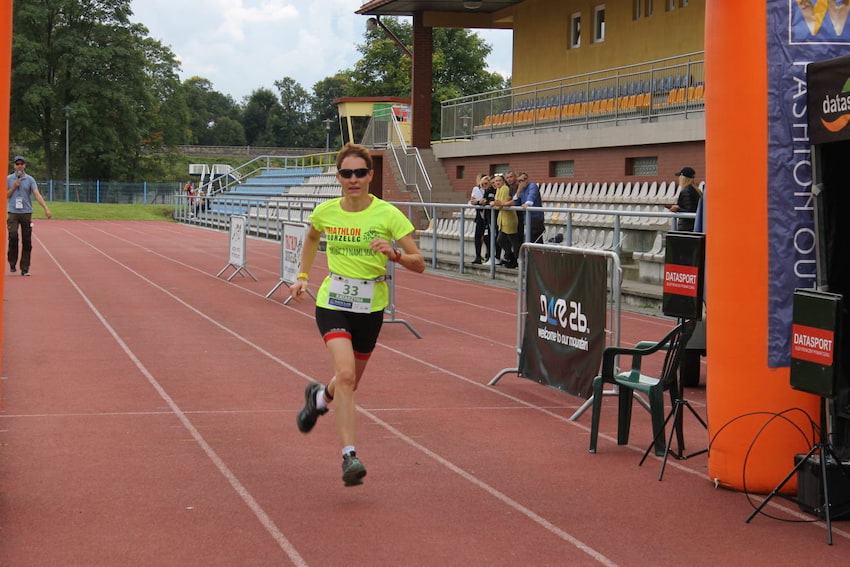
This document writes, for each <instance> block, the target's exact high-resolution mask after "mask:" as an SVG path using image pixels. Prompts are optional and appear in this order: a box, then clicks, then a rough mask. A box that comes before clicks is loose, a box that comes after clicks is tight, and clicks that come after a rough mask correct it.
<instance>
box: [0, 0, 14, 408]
mask: <svg viewBox="0 0 850 567" xmlns="http://www.w3.org/2000/svg"><path fill="white" fill-rule="evenodd" d="M0 9H2V10H3V13H4V14H6V15H5V16H3V18H2V19H0V21H2V22H3V24H2V25H3V29H2V30H0V156H3V157H4V158H5V159H8V156H9V93H10V92H11V80H12V77H11V74H12V0H0ZM4 240H5V237H4ZM4 250H5V247H4ZM5 282H6V274H5V273H3V275H0V305H5V303H4V302H3V289H4V284H5ZM2 366H3V318H2V317H0V368H2ZM2 404H3V380H2V379H0V406H2Z"/></svg>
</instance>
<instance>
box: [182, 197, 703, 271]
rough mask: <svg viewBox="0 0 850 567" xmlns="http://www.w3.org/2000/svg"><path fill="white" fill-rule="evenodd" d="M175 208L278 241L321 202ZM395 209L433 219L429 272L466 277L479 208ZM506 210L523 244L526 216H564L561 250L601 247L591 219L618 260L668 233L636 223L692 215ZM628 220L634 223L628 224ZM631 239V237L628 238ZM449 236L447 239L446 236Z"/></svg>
mask: <svg viewBox="0 0 850 567" xmlns="http://www.w3.org/2000/svg"><path fill="white" fill-rule="evenodd" d="M173 197H174V203H175V210H174V218H175V219H176V220H178V221H180V222H184V223H188V224H193V225H199V226H204V227H207V228H213V229H216V230H222V231H226V230H228V229H229V226H230V217H231V216H232V215H244V216H246V217H247V226H246V232H247V234H249V235H251V236H256V237H260V238H269V239H272V240H279V239H280V233H281V223H282V222H307V221H308V218H309V215H310V213H311V212H312V210H313V209H314V208H315V206H316V205H317V204H318V203H319V202H321V200H320V199H305V198H303V197H290V198H281V197H276V198H275V199H267V198H265V199H264V198H256V197H232V196H225V195H219V196H216V197H212V198H207V199H206V200H203V201H201V200H198V199H197V198H196V199H195V200H194V201H193V203H192V204H191V205H190V202H189V200H188V198H187V197H186V196H185V195H183V194H175V195H174V196H173ZM392 204H394V205H396V206H397V207H399V208H400V209H401V210H402V211H406V214H407V216H408V218H410V219H411V221H412V222H413V224H414V226H417V224H418V221H419V219H423V218H430V219H432V221H431V222H430V223H429V224H428V226H427V227H426V226H419V227H417V228H419V229H420V230H418V231H417V233H416V239H417V240H418V241H419V242H420V245H423V248H424V249H423V254H424V255H425V259H426V261H428V262H429V263H430V266H431V267H432V268H437V267H439V268H441V269H447V270H455V271H457V272H458V273H460V274H464V273H466V272H468V271H469V270H470V269H471V259H472V257H471V254H472V252H473V250H472V241H471V234H470V230H469V229H470V228H471V227H472V226H473V225H474V220H473V218H472V216H471V214H470V213H472V211H474V209H476V208H478V207H475V206H472V205H459V204H446V203H415V202H397V203H392ZM422 209H428V210H429V211H428V212H429V214H428V215H427V217H426V216H425V215H423V214H422ZM504 210H515V211H517V213H518V214H524V215H526V217H525V223H524V226H525V230H526V234H525V240H526V241H528V240H529V237H530V227H531V222H530V217H529V216H528V215H530V214H531V213H532V212H535V211H542V212H544V213H558V214H560V215H562V216H563V217H564V221H563V222H562V223H557V224H554V225H553V224H548V225H547V228H548V229H549V230H548V231H547V234H548V235H549V237H552V236H554V235H556V234H560V235H561V238H560V239H559V240H561V242H562V243H563V245H564V246H580V247H581V246H585V245H586V246H587V247H589V248H600V249H601V248H602V247H600V246H598V245H596V244H590V243H582V242H579V238H577V229H579V228H580V227H579V226H578V223H577V222H576V220H575V219H576V218H577V217H578V216H579V215H581V216H582V217H583V218H585V219H588V218H592V219H595V220H593V221H590V222H593V223H594V224H595V225H597V226H599V227H606V230H610V231H611V236H612V238H611V239H610V240H611V243H610V247H608V246H607V245H606V246H605V247H604V248H605V249H609V250H610V251H612V252H614V253H615V254H617V255H618V256H621V255H623V254H629V253H630V252H631V251H632V250H635V249H636V247H635V245H634V243H633V242H629V238H631V239H632V240H634V237H635V235H637V234H643V235H645V236H647V237H648V238H644V239H643V240H644V242H642V243H641V247H643V248H646V249H648V248H649V246H647V245H646V244H645V243H646V242H652V240H653V238H652V237H653V236H654V235H655V234H657V233H660V232H666V229H660V228H659V229H654V230H652V229H650V230H646V229H643V230H633V229H630V228H629V226H634V222H633V221H634V219H636V218H646V219H662V220H668V219H669V220H670V221H671V222H670V226H671V227H672V228H673V229H675V226H676V222H677V220H678V219H693V218H695V215H694V213H671V212H669V211H665V212H660V211H659V212H651V211H636V210H623V209H617V208H615V207H614V206H613V205H612V206H611V208H607V209H595V208H586V207H584V208H583V207H553V206H546V207H527V208H522V207H506V208H505V209H504ZM495 217H496V215H492V216H491V223H492V224H491V227H490V228H491V231H490V234H491V238H492V239H495V234H496V228H495ZM447 218H452V219H456V220H457V222H458V224H457V227H456V229H455V230H453V231H452V234H450V235H446V234H443V233H442V232H441V225H440V224H439V223H438V222H437V221H438V220H439V219H447ZM629 221H632V222H631V223H629ZM629 235H632V236H631V237H630V236H629ZM447 237H448V238H447ZM446 240H451V241H452V242H454V241H455V240H456V241H457V242H456V243H453V244H452V247H451V250H447V249H446V247H445V246H444V242H445V241H446ZM494 249H495V240H491V242H490V250H494ZM481 269H484V270H486V272H487V273H486V274H485V275H489V277H490V279H497V267H496V264H495V260H493V259H491V262H490V263H489V264H485V265H484V266H481V267H480V268H478V269H476V272H478V273H480V270H481Z"/></svg>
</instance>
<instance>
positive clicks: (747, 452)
mask: <svg viewBox="0 0 850 567" xmlns="http://www.w3.org/2000/svg"><path fill="white" fill-rule="evenodd" d="M705 23H706V30H707V33H706V34H705V36H706V43H705V61H706V64H705V74H706V79H705V83H706V85H711V86H710V87H709V88H708V89H707V90H706V97H705V98H706V170H707V178H708V179H709V180H710V181H709V186H708V187H707V191H706V195H707V200H706V213H707V215H706V234H707V239H706V258H707V261H706V265H707V266H708V269H707V273H706V310H707V323H708V325H707V331H708V336H707V348H708V353H709V359H708V391H707V403H708V421H709V433H710V435H711V438H712V439H713V444H712V447H711V452H710V454H709V461H708V465H709V466H708V471H709V475H710V476H711V478H712V479H714V480H715V481H716V482H718V483H719V484H720V485H721V486H724V487H728V488H732V489H737V490H742V489H745V488H746V490H748V491H754V492H769V491H770V490H773V488H774V487H775V486H776V485H777V484H779V482H781V481H782V479H783V478H784V477H785V476H786V475H787V474H788V472H789V471H790V470H791V469H792V468H793V466H794V455H795V454H797V453H805V452H807V451H808V450H809V448H810V447H811V443H812V439H810V438H809V439H806V438H805V437H804V436H803V435H801V433H800V431H798V430H797V429H796V428H795V427H794V426H793V425H792V422H793V424H796V425H797V426H799V427H800V428H801V429H802V430H803V431H805V432H807V433H808V434H809V435H811V427H810V425H809V418H808V417H806V414H808V416H811V418H813V419H814V420H815V422H818V416H819V399H818V398H817V397H816V396H813V395H809V394H805V393H801V392H796V391H794V390H792V389H791V387H790V384H789V372H788V369H787V368H769V367H768V366H767V325H768V319H767V315H768V312H767V305H768V298H767V284H768V242H767V214H768V211H767V89H768V81H767V72H768V70H767V15H766V7H765V3H763V2H706V18H705ZM710 30H723V33H717V32H716V31H714V32H712V33H708V31H710ZM730 38H735V39H734V40H731V39H730ZM742 86H745V87H744V88H742ZM742 203H746V206H742ZM789 408H800V410H801V411H792V412H789V414H788V417H789V419H790V422H789V421H786V420H783V419H777V418H775V417H773V415H774V414H776V413H779V412H785V411H786V410H789ZM804 412H805V413H804ZM745 467H746V468H745ZM786 489H787V490H788V491H793V490H796V479H793V482H789V483H788V484H787V485H786Z"/></svg>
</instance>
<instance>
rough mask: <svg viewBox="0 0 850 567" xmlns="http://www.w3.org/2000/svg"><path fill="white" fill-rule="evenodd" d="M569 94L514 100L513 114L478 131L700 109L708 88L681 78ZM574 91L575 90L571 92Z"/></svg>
mask: <svg viewBox="0 0 850 567" xmlns="http://www.w3.org/2000/svg"><path fill="white" fill-rule="evenodd" d="M564 88H565V89H567V90H568V92H563V93H561V94H558V95H549V96H545V95H539V94H537V93H535V95H533V96H532V97H531V98H523V99H518V100H515V102H514V106H513V108H512V109H510V110H503V111H500V112H497V113H495V114H491V115H487V116H485V117H484V120H483V123H482V124H481V125H480V126H478V127H477V128H479V129H480V128H486V129H497V128H507V127H516V126H527V125H533V124H540V123H547V122H556V123H562V122H567V123H569V122H570V121H579V122H583V121H586V120H597V119H603V120H604V119H606V117H609V116H617V117H623V118H628V117H630V116H634V117H641V116H644V115H646V114H647V113H648V112H650V111H651V110H652V109H657V110H659V111H663V112H670V111H671V110H673V111H675V110H678V109H680V108H689V107H693V106H695V107H697V109H699V108H701V107H702V105H703V104H704V102H705V97H704V95H705V87H704V84H703V83H702V82H698V81H694V80H693V79H692V78H688V77H686V76H685V75H682V74H670V75H668V76H667V77H660V78H657V79H654V81H653V83H650V81H649V80H645V81H641V80H631V81H629V80H625V81H624V82H621V83H620V84H619V85H617V86H614V85H609V86H599V87H590V88H588V87H587V86H586V85H579V86H575V87H564ZM571 89H572V90H571Z"/></svg>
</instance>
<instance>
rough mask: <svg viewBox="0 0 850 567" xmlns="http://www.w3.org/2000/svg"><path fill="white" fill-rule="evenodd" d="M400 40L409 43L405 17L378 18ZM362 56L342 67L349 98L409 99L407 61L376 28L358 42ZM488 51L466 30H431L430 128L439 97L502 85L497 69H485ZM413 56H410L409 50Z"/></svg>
mask: <svg viewBox="0 0 850 567" xmlns="http://www.w3.org/2000/svg"><path fill="white" fill-rule="evenodd" d="M381 22H382V23H383V24H384V25H385V26H387V28H389V29H390V30H391V31H392V32H393V33H394V34H395V35H396V37H398V38H399V39H400V40H401V42H402V43H404V44H405V45H411V43H412V38H413V25H412V24H411V23H410V22H409V21H406V20H399V19H397V18H383V19H381ZM357 49H358V51H360V53H361V54H362V55H363V57H361V58H360V60H359V61H358V62H357V64H356V65H355V66H354V69H352V70H349V71H347V72H346V73H347V75H348V76H349V78H350V81H351V95H352V96H400V97H410V94H411V93H410V89H411V63H412V62H411V60H410V58H409V57H407V56H406V55H405V54H404V53H403V52H402V51H401V50H400V49H399V47H398V46H397V45H396V44H395V42H394V41H392V40H391V39H390V38H388V37H387V36H386V35H385V34H384V33H383V32H382V31H381V30H374V31H369V32H366V43H365V44H362V45H358V46H357ZM490 51H492V49H491V48H490V46H489V45H487V44H486V43H484V41H483V40H482V39H481V38H480V37H479V36H478V35H476V34H474V33H472V32H471V31H469V30H467V29H459V28H435V29H434V53H433V62H432V65H433V76H434V92H433V106H432V120H431V132H432V137H433V138H434V139H437V138H438V137H439V130H440V101H441V100H446V99H450V98H456V97H460V96H466V95H471V94H475V93H480V92H484V91H489V90H493V89H499V88H503V87H504V86H506V84H507V83H506V81H505V79H504V78H503V77H502V76H501V75H499V74H498V73H490V72H489V71H487V70H486V63H485V60H486V58H487V56H488V55H489V54H490ZM414 56H415V54H414Z"/></svg>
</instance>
